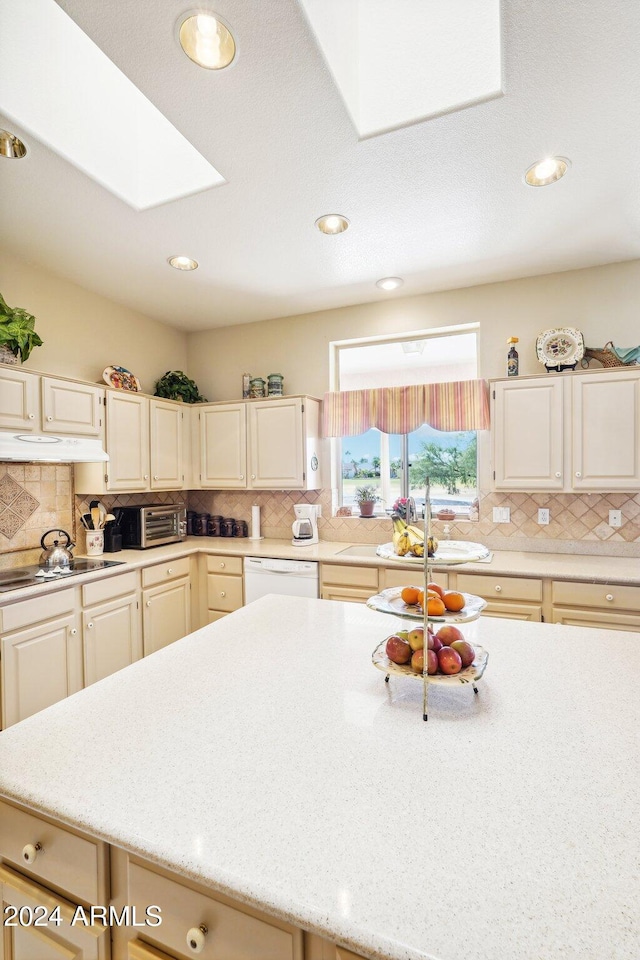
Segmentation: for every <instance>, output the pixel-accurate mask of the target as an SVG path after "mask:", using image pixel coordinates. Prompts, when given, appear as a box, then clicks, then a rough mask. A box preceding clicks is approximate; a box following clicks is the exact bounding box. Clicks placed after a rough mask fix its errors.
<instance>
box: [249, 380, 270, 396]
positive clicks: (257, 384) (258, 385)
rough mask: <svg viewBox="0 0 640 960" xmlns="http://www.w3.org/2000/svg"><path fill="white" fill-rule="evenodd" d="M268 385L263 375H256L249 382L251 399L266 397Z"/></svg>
mask: <svg viewBox="0 0 640 960" xmlns="http://www.w3.org/2000/svg"><path fill="white" fill-rule="evenodd" d="M266 386H267V381H266V380H263V379H262V377H254V378H253V380H251V381H250V382H249V396H250V397H251V399H252V400H256V399H258V398H259V397H266V395H267V392H266Z"/></svg>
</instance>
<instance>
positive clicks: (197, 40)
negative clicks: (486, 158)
mask: <svg viewBox="0 0 640 960" xmlns="http://www.w3.org/2000/svg"><path fill="white" fill-rule="evenodd" d="M178 39H179V40H180V46H181V47H182V49H183V50H184V52H185V53H186V55H187V56H188V57H189V59H190V60H193V62H194V63H197V64H198V66H199V67H204V68H205V69H206V70H223V69H224V67H228V66H229V64H230V63H231V61H232V60H233V58H234V57H235V55H236V42H235V40H234V39H233V34H232V33H231V31H230V30H229V29H228V27H226V26H225V25H224V23H223V22H222V21H221V20H220V18H219V17H217V16H216V15H215V14H213V13H192V14H189V15H188V16H187V17H186V19H184V20H183V21H182V23H181V24H180V29H179V32H178Z"/></svg>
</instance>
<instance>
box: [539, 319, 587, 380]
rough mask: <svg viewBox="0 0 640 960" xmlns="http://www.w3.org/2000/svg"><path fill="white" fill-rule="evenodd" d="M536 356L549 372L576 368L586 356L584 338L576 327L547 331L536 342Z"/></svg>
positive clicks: (556, 328)
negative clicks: (551, 369) (562, 368)
mask: <svg viewBox="0 0 640 960" xmlns="http://www.w3.org/2000/svg"><path fill="white" fill-rule="evenodd" d="M536 355H537V357H538V360H539V361H540V363H544V365H545V367H546V368H547V370H549V369H550V368H556V369H560V368H561V367H564V368H566V367H575V365H576V363H577V362H578V360H582V358H583V356H584V338H583V336H582V334H581V333H580V331H579V330H576V329H575V328H574V327H555V328H554V329H553V330H545V331H544V333H541V334H540V335H539V336H538V339H537V340H536Z"/></svg>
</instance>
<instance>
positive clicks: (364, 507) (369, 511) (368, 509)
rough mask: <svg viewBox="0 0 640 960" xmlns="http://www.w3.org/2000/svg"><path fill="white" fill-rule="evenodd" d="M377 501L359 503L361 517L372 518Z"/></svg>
mask: <svg viewBox="0 0 640 960" xmlns="http://www.w3.org/2000/svg"><path fill="white" fill-rule="evenodd" d="M375 505H376V502H375V500H361V501H360V503H359V507H360V516H361V517H372V516H373V508H374V507H375Z"/></svg>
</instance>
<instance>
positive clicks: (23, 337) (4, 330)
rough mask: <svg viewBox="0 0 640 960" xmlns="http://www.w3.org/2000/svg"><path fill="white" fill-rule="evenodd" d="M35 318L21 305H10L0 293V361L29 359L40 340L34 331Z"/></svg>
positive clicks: (15, 361) (13, 361)
mask: <svg viewBox="0 0 640 960" xmlns="http://www.w3.org/2000/svg"><path fill="white" fill-rule="evenodd" d="M35 322H36V318H35V317H33V316H32V315H31V314H30V313H27V311H26V310H23V309H22V307H13V308H12V307H10V306H8V304H7V303H6V301H5V299H4V297H3V296H2V294H0V363H18V360H20V361H21V362H24V361H25V360H28V359H29V355H30V353H31V351H32V350H33V348H34V347H41V346H42V340H41V339H40V337H39V336H38V334H37V333H36V332H35V329H34V327H35Z"/></svg>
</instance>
